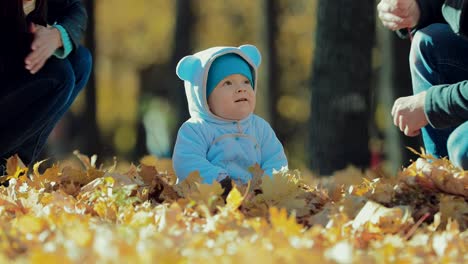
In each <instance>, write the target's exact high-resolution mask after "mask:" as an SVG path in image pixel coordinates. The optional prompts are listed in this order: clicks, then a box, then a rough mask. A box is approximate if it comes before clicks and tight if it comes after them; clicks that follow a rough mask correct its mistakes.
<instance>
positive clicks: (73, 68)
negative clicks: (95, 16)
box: [0, 46, 92, 165]
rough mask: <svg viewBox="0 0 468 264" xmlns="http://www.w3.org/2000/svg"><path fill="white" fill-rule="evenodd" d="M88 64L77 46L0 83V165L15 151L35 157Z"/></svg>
mask: <svg viewBox="0 0 468 264" xmlns="http://www.w3.org/2000/svg"><path fill="white" fill-rule="evenodd" d="M91 65H92V59H91V53H90V52H89V51H88V50H87V49H86V48H84V47H81V46H79V47H78V48H77V49H76V50H74V51H73V52H72V53H70V54H69V55H68V57H67V58H66V59H57V58H55V57H51V58H49V60H47V62H46V63H45V65H44V66H43V68H42V69H41V70H40V71H39V72H37V73H36V74H34V75H32V74H29V73H25V74H24V75H23V76H22V78H20V79H17V80H10V81H7V84H6V85H5V86H4V87H1V89H0V120H1V122H0V135H1V136H0V158H1V160H0V165H1V164H2V162H4V161H5V159H6V158H8V157H10V156H11V155H14V154H16V153H17V154H18V155H19V157H20V158H21V159H22V160H23V162H24V163H25V164H27V165H28V164H30V163H32V162H34V161H35V160H36V159H37V158H38V156H39V154H40V152H41V150H42V148H43V147H44V145H45V143H46V141H47V138H48V136H49V134H50V133H51V132H52V129H53V128H54V127H55V125H56V124H57V122H58V121H59V120H60V118H61V117H62V116H63V115H64V114H65V112H66V111H67V110H68V109H69V108H70V106H71V104H72V103H73V101H74V100H75V98H76V97H77V95H78V93H79V92H80V91H81V90H82V89H83V87H84V86H85V84H86V82H87V81H88V79H89V75H90V73H91V67H92V66H91ZM2 86H3V85H2Z"/></svg>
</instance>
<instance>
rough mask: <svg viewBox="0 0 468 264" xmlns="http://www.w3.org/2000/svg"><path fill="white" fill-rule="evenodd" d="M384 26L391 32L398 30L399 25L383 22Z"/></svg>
mask: <svg viewBox="0 0 468 264" xmlns="http://www.w3.org/2000/svg"><path fill="white" fill-rule="evenodd" d="M382 25H383V26H384V27H386V28H388V29H390V30H393V31H395V30H398V29H399V28H398V25H397V24H396V23H393V22H382Z"/></svg>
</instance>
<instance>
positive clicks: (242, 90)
mask: <svg viewBox="0 0 468 264" xmlns="http://www.w3.org/2000/svg"><path fill="white" fill-rule="evenodd" d="M245 91H247V89H246V88H245V87H244V86H243V85H239V86H238V87H237V92H238V93H243V92H245Z"/></svg>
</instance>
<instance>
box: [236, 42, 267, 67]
mask: <svg viewBox="0 0 468 264" xmlns="http://www.w3.org/2000/svg"><path fill="white" fill-rule="evenodd" d="M239 49H240V50H241V51H242V52H244V53H245V54H246V55H247V56H248V57H249V58H250V60H252V62H253V63H254V64H255V66H256V67H257V68H258V66H260V63H261V62H262V55H260V51H259V50H258V49H257V47H255V46H254V45H250V44H246V45H242V46H240V47H239Z"/></svg>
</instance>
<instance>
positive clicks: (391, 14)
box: [377, 0, 421, 30]
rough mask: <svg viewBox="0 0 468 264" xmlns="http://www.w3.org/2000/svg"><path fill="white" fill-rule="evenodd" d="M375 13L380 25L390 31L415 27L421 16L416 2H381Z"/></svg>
mask: <svg viewBox="0 0 468 264" xmlns="http://www.w3.org/2000/svg"><path fill="white" fill-rule="evenodd" d="M377 11H378V14H379V18H380V20H381V21H382V24H383V25H384V26H385V27H387V28H389V29H391V30H398V29H402V28H412V27H415V26H416V25H417V24H418V21H419V18H420V16H421V12H420V10H419V5H418V3H417V2H416V0H381V1H380V3H379V4H378V5H377Z"/></svg>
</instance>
